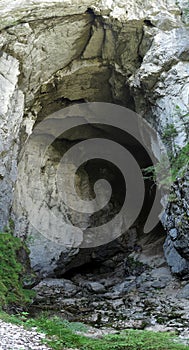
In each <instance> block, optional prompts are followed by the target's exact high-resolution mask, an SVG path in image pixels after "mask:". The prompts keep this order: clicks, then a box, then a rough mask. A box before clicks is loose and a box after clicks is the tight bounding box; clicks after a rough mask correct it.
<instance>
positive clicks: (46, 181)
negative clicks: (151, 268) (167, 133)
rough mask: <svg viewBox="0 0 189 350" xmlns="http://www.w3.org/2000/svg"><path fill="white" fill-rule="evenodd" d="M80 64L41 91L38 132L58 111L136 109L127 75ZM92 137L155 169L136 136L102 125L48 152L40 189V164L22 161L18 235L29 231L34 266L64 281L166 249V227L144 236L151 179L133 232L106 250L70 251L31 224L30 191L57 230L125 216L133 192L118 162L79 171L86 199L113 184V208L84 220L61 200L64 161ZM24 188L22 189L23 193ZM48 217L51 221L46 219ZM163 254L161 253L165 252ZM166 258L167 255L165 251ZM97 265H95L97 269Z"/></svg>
mask: <svg viewBox="0 0 189 350" xmlns="http://www.w3.org/2000/svg"><path fill="white" fill-rule="evenodd" d="M74 64H75V66H74V67H73V65H74ZM74 64H72V66H71V67H70V70H67V71H66V74H65V75H64V76H62V75H61V74H59V76H58V77H57V76H55V77H53V78H52V79H51V80H49V81H48V82H47V83H45V84H43V85H42V86H41V89H40V92H39V93H38V96H37V97H36V100H35V102H34V103H33V105H32V106H31V107H30V109H29V112H28V115H30V119H31V115H33V116H34V115H35V119H36V122H35V125H34V127H35V126H37V125H39V124H40V122H41V121H42V120H44V118H45V117H46V116H48V115H50V114H51V113H53V112H56V111H59V110H61V109H62V108H64V107H68V106H70V105H74V104H83V103H85V102H93V101H94V102H109V103H113V104H118V105H121V106H125V107H127V108H129V109H130V110H133V111H134V110H135V103H134V98H133V97H132V94H131V92H130V89H129V86H128V85H127V83H126V81H125V78H124V76H122V74H121V73H120V72H116V71H115V68H113V66H112V65H111V64H110V63H107V62H106V61H104V62H99V61H98V62H97V61H92V62H91V61H90V62H89V63H88V64H86V62H85V63H84V62H82V61H81V62H77V64H76V63H74ZM36 116H37V118H36ZM26 117H27V116H26ZM92 138H99V139H100V138H102V139H108V140H112V141H114V142H115V143H118V144H120V145H121V146H122V147H124V148H125V149H127V150H128V151H129V152H130V153H131V154H132V155H133V157H134V158H135V159H136V161H137V163H138V165H139V167H140V168H141V169H144V168H147V167H149V166H151V165H152V161H151V159H150V157H149V155H148V154H147V152H146V151H145V150H144V148H143V146H142V145H141V144H140V143H139V142H138V141H137V140H136V139H135V138H134V137H133V136H131V135H129V134H128V133H125V132H123V130H121V129H119V128H115V127H112V126H110V125H103V124H101V125H100V126H99V125H97V124H93V125H92V124H90V125H81V126H79V127H77V128H72V129H71V130H69V131H68V132H66V133H64V134H61V135H60V136H59V137H58V138H56V139H55V140H54V142H53V143H51V145H50V147H49V148H48V150H47V151H46V152H45V156H44V159H43V164H42V165H41V168H40V183H39V184H38V183H37V182H38V180H37V179H36V178H35V176H33V174H34V172H35V164H34V165H31V164H29V161H28V156H27V157H26V158H25V159H22V162H21V163H20V164H19V167H18V181H17V190H16V191H17V194H18V193H19V194H20V193H23V198H21V196H20V195H17V194H16V195H15V203H14V208H15V209H14V211H15V214H16V216H18V215H19V220H17V222H16V230H17V232H18V234H20V232H23V231H24V232H27V238H28V237H29V238H28V244H29V248H30V252H31V253H30V258H31V264H32V267H33V268H34V269H35V270H36V271H38V272H40V273H41V274H42V275H43V274H44V275H56V276H59V277H61V276H63V275H64V274H65V273H67V271H71V273H75V272H74V271H75V270H74V269H75V268H76V269H77V267H78V266H84V269H85V268H87V265H86V264H92V265H95V264H97V265H99V264H101V263H102V262H103V261H105V260H107V259H108V258H109V257H110V256H113V255H115V254H118V255H119V253H120V252H121V256H122V258H123V257H124V255H125V254H126V252H127V253H128V254H130V253H132V252H133V253H139V250H143V249H144V246H145V245H147V244H152V245H154V246H156V243H155V242H157V245H158V244H159V243H158V242H159V240H161V248H162V245H163V244H162V236H163V237H164V231H163V229H162V227H160V226H159V227H158V228H157V229H156V230H155V231H153V232H152V233H151V235H150V234H149V235H148V236H144V233H143V228H144V224H145V222H146V218H147V217H148V214H149V211H150V209H151V207H152V203H153V200H154V196H155V192H156V186H155V183H154V182H153V181H152V180H151V179H146V180H145V198H144V203H143V206H142V208H141V212H140V215H139V217H138V219H137V220H136V222H134V224H133V225H132V227H131V229H130V230H129V232H127V233H125V234H124V235H122V236H121V237H119V238H117V239H115V240H113V241H112V242H110V243H108V244H106V245H105V246H104V245H101V246H100V247H96V248H94V249H92V248H90V249H78V248H76V247H74V246H73V247H71V248H67V247H66V246H65V247H64V246H62V245H60V244H55V242H53V240H49V239H48V238H47V237H44V236H43V235H42V234H41V233H40V230H38V229H37V224H36V225H35V223H34V224H33V223H32V224H31V222H30V220H29V213H28V211H27V210H25V208H24V205H23V204H26V202H27V201H28V199H27V198H24V196H25V194H24V192H25V191H26V192H27V190H26V189H28V188H30V194H31V196H32V207H33V208H35V207H36V210H35V217H36V218H37V217H38V210H41V208H42V210H43V209H44V212H45V210H46V208H47V209H48V211H49V212H51V213H52V215H54V216H55V217H56V218H57V220H56V222H55V225H57V231H58V230H60V227H59V221H61V220H65V221H68V222H71V223H72V224H73V225H80V226H81V227H87V228H90V227H93V226H100V225H103V224H104V223H106V222H107V221H108V220H110V219H111V218H113V217H114V216H115V215H116V214H117V213H119V211H120V208H121V207H122V205H123V202H124V198H125V193H126V192H127V188H126V185H125V182H124V178H123V176H122V174H121V172H120V170H119V169H118V168H117V167H116V166H115V165H114V164H113V163H111V162H109V161H104V160H102V159H100V158H99V159H92V160H90V161H87V162H85V163H84V164H82V166H81V167H79V169H78V170H77V172H76V180H75V187H76V191H77V193H78V195H79V196H80V197H81V198H82V199H84V200H87V199H90V200H91V199H94V184H95V183H96V181H98V179H102V178H103V179H105V180H106V181H107V182H108V183H109V184H110V185H111V188H112V195H111V198H110V201H109V203H108V204H107V205H106V206H105V207H104V208H103V209H102V210H100V211H99V212H97V213H96V214H95V213H94V214H93V215H91V214H90V215H86V216H85V217H84V218H83V217H82V219H81V217H80V215H78V213H76V212H75V211H74V210H72V209H70V208H65V204H64V202H63V201H58V199H57V198H58V197H57V196H58V192H59V188H58V186H57V183H56V174H57V170H58V167H59V163H60V160H61V158H62V157H63V156H64V154H65V153H66V152H67V151H68V150H69V149H71V148H72V147H73V146H76V145H77V144H79V143H80V142H81V141H84V140H87V139H92ZM157 148H158V145H157ZM29 151H31V154H32V155H33V159H34V163H35V157H36V156H35V150H34V149H31V150H29ZM30 163H31V162H30ZM67 176H68V177H69V176H70V174H69V173H68V174H67ZM62 180H63V179H62ZM20 186H21V187H22V189H20ZM24 186H25V187H24ZM31 196H30V197H31ZM41 198H43V201H42V203H41V204H40V207H39V206H38V204H37V203H38V201H39V200H41ZM30 199H31V198H30ZM42 216H44V217H45V214H44V215H42ZM48 220H49V219H48V217H46V218H45V220H44V225H48ZM152 237H153V238H152ZM152 241H153V243H152ZM158 247H159V245H158ZM151 248H152V247H151ZM151 248H150V249H151ZM154 249H155V248H154ZM158 249H159V252H160V250H161V249H160V248H157V250H158ZM159 252H158V254H159ZM154 254H156V252H154V253H153V255H154ZM161 254H163V253H162V252H161ZM92 265H90V266H91V267H92ZM94 267H95V266H94Z"/></svg>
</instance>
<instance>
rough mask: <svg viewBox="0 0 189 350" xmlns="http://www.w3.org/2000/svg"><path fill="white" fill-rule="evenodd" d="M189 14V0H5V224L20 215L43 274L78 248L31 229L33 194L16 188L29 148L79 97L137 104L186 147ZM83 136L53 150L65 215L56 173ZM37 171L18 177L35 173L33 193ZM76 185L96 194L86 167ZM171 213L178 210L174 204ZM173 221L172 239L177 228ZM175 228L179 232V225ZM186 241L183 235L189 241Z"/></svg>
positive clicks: (0, 102)
mask: <svg viewBox="0 0 189 350" xmlns="http://www.w3.org/2000/svg"><path fill="white" fill-rule="evenodd" d="M188 14H189V9H188V2H187V1H184V0H179V1H175V0H161V1H160V0H154V1H152V2H149V1H147V0H145V1H142V2H141V1H139V0H137V1H136V0H128V1H126V0H114V1H112V0H90V1H86V0H81V1H79V2H78V1H76V0H69V1H68V0H52V1H50V0H21V1H20V0H15V1H12V0H6V1H5V0H1V1H0V18H1V20H0V30H1V36H0V49H1V51H0V123H1V131H0V155H1V157H0V227H1V229H2V230H3V228H4V226H5V225H8V221H9V218H10V215H13V217H14V220H15V226H16V231H15V232H16V234H18V235H20V236H21V237H24V238H26V239H27V240H28V245H29V246H30V249H31V261H32V265H33V266H34V267H35V269H36V270H37V271H39V272H40V273H43V274H48V273H53V271H54V270H55V269H56V268H57V266H60V269H61V268H62V269H63V266H64V264H65V261H66V262H67V261H69V262H70V261H72V256H73V255H75V254H76V253H78V250H75V249H72V250H69V251H68V250H67V249H66V248H65V247H63V246H57V245H56V244H55V243H53V242H51V241H48V240H47V239H46V238H45V237H43V236H42V235H40V233H39V232H37V231H36V230H35V229H34V228H33V227H31V225H30V223H29V222H28V213H27V212H26V211H25V209H24V208H23V207H22V205H21V201H20V196H24V193H18V189H16V190H14V189H15V186H16V181H17V167H18V164H19V160H20V155H21V150H22V147H23V146H24V144H25V141H26V139H27V138H28V136H29V135H30V134H31V133H32V129H33V127H34V125H35V123H38V122H39V121H41V120H42V119H43V118H45V117H46V116H47V115H49V114H50V113H52V112H54V111H57V110H59V109H61V108H63V107H65V106H68V105H70V104H72V103H74V102H85V101H89V102H90V101H91V102H92V101H102V102H111V103H117V104H120V105H123V106H126V107H128V108H130V109H132V110H135V111H136V112H138V113H139V114H140V115H142V116H143V117H144V118H145V119H146V120H148V121H149V122H150V123H151V124H152V125H153V127H155V129H156V130H157V131H159V132H160V134H161V135H162V134H163V132H164V130H165V128H166V126H167V125H168V124H170V123H173V124H174V126H175V128H176V129H177V130H178V131H179V132H178V137H177V139H176V143H177V145H179V146H183V145H184V140H185V135H186V131H185V126H183V123H181V121H180V119H179V118H178V117H177V113H176V110H175V106H177V105H178V106H179V107H180V109H181V110H182V113H183V114H184V113H186V112H187V111H188V103H189V28H188V23H189V17H188ZM103 132H104V131H103ZM90 133H91V130H88V131H87V132H86V135H85V136H86V137H88V135H89V134H90ZM102 135H103V133H102V132H101V131H100V132H99V136H102ZM80 136H81V135H80V134H77V133H76V134H74V135H69V136H68V137H67V139H66V140H65V141H64V144H61V145H60V140H57V144H56V145H55V147H54V148H52V149H50V150H49V153H48V154H47V159H46V168H45V171H44V188H45V191H44V193H43V195H44V196H45V198H46V202H47V204H48V206H50V207H51V208H54V209H53V210H55V212H58V214H57V215H65V216H67V217H68V216H69V213H65V212H64V208H63V209H62V210H59V209H58V208H57V207H56V187H55V184H54V177H53V176H54V174H55V171H56V168H57V164H58V161H59V157H60V153H61V151H60V149H61V150H62V149H63V148H64V149H67V147H68V144H69V143H74V142H76V140H77V139H79V138H80ZM118 138H119V136H118ZM25 165H26V164H25ZM30 170H31V172H30V173H29V170H28V169H27V167H21V168H20V169H19V174H18V178H19V179H20V180H21V181H22V179H23V178H25V177H26V178H27V186H28V187H31V189H32V188H34V187H32V186H35V179H33V178H32V168H31V169H30ZM77 182H78V189H79V188H80V190H81V192H84V193H85V192H86V193H87V191H89V190H87V187H88V184H89V182H90V179H89V177H88V174H87V173H86V171H84V170H83V171H81V173H80V174H78V180H77ZM178 186H181V185H180V184H179V185H178ZM37 195H38V194H36V196H37ZM183 201H188V198H187V192H186V195H185V194H184V199H183ZM114 202H116V203H117V202H119V199H118V198H117V197H116V198H115V199H114ZM183 203H184V202H183ZM119 205H120V203H118V204H117V206H119ZM12 207H14V208H12ZM182 210H183V212H184V211H185V208H184V207H183V209H182ZM167 213H168V214H167V215H168V216H169V217H171V216H172V215H175V209H174V207H173V205H172V206H170V207H169V209H168V212H167ZM164 224H165V226H166V228H167V229H168V238H167V240H170V235H171V234H172V233H173V229H175V226H174V225H173V226H174V227H173V226H171V227H169V225H167V224H166V223H165V221H164ZM176 229H177V234H178V230H179V225H177V227H176ZM170 230H172V231H170ZM171 232H172V233H171ZM174 232H175V231H174ZM188 234H189V233H188V226H187V225H186V226H185V232H184V236H185V237H188ZM176 242H177V241H176ZM187 242H188V238H186V239H185V240H184V241H183V239H182V243H183V245H184V246H185V244H187ZM177 243H178V244H175V243H174V244H173V245H174V247H173V248H174V249H177V256H179V257H180V256H183V254H184V258H185V259H186V260H187V261H188V255H187V254H185V253H183V252H185V247H184V248H183V247H180V246H179V241H178V242H177ZM171 244H172V243H171ZM173 248H171V249H173ZM116 249H117V248H116ZM169 250H170V246H169ZM165 252H166V255H167V257H168V263H169V264H170V265H171V266H172V264H174V262H173V260H172V261H171V262H170V258H169V257H170V252H168V250H167V248H166V249H165ZM180 254H181V255H180ZM84 260H85V259H84ZM76 264H77V263H76ZM188 264H189V263H188V262H187V266H188ZM187 269H188V267H187ZM174 271H175V269H174V268H173V272H174Z"/></svg>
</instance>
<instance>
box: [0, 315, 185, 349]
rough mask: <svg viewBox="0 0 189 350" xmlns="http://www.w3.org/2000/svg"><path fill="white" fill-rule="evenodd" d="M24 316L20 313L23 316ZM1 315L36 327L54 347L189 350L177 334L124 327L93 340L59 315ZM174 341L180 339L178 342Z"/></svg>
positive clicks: (77, 326) (15, 321)
mask: <svg viewBox="0 0 189 350" xmlns="http://www.w3.org/2000/svg"><path fill="white" fill-rule="evenodd" d="M20 316H21V315H20ZM0 318H1V319H3V320H5V321H9V322H10V321H11V322H13V323H17V324H24V326H25V327H27V328H28V327H29V328H30V327H37V330H38V331H40V332H43V333H45V334H46V335H47V338H46V340H44V342H45V343H46V344H48V345H49V346H51V347H52V349H55V350H62V349H65V348H73V349H75V348H77V349H83V350H187V349H189V346H185V345H183V344H180V343H178V338H176V335H175V334H170V333H162V332H152V331H145V330H125V331H122V332H120V333H118V334H112V335H107V336H104V337H102V338H100V339H92V338H89V337H86V336H84V335H78V334H76V333H75V332H76V331H78V330H80V331H83V332H86V331H87V326H85V325H83V324H82V323H78V322H77V323H74V322H73V323H69V322H68V321H65V320H63V319H61V318H59V317H52V318H50V317H49V316H48V315H42V316H40V317H38V318H36V319H27V320H26V321H25V322H23V321H22V317H16V316H10V315H6V314H5V313H4V314H3V313H1V314H0ZM175 340H177V341H176V342H175Z"/></svg>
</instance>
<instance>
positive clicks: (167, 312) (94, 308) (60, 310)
mask: <svg viewBox="0 0 189 350" xmlns="http://www.w3.org/2000/svg"><path fill="white" fill-rule="evenodd" d="M115 257H116V256H114V259H112V260H108V261H107V262H106V261H105V262H104V263H103V264H102V265H101V267H99V268H97V267H94V268H92V267H91V269H89V270H88V271H84V270H82V269H81V270H80V272H79V273H75V274H74V275H72V276H67V278H69V279H45V280H44V281H42V282H41V283H40V284H38V285H37V286H36V287H35V291H36V293H37V295H36V299H35V301H34V304H33V305H32V307H31V311H32V312H34V314H35V313H36V312H37V313H38V312H39V310H43V309H47V308H48V309H49V310H51V313H52V314H58V315H60V316H62V317H63V318H65V319H67V320H69V321H82V322H85V323H86V324H88V325H92V326H93V327H95V328H96V329H101V328H102V327H107V326H108V327H111V329H113V330H117V329H125V328H135V329H152V330H164V331H165V330H167V331H176V332H177V333H178V334H180V335H182V336H184V335H185V336H184V337H185V338H187V337H188V336H187V332H188V312H189V304H188V298H189V294H188V293H189V288H188V283H186V282H181V281H179V280H177V278H175V277H173V276H172V275H171V271H170V269H169V268H168V267H167V266H166V264H165V262H164V265H163V266H162V264H160V265H158V264H157V266H156V267H154V268H151V267H150V266H149V265H143V264H141V263H139V261H138V260H134V259H133V258H131V256H130V257H129V258H128V259H127V261H125V262H123V261H120V262H119V258H120V257H119V255H117V260H116V259H115ZM110 266H111V268H110ZM108 267H109V268H108ZM128 269H129V270H130V275H127V271H128ZM70 284H71V288H70ZM36 310H37V311H36ZM97 333H98V331H97Z"/></svg>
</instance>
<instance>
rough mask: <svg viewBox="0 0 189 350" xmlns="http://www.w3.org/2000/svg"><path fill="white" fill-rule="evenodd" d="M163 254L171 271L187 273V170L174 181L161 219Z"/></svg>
mask: <svg viewBox="0 0 189 350" xmlns="http://www.w3.org/2000/svg"><path fill="white" fill-rule="evenodd" d="M163 223H164V226H165V227H166V229H167V232H168V235H167V238H166V241H165V244H164V251H165V256H166V258H167V262H168V264H169V266H170V267H171V270H172V272H173V273H176V274H178V275H181V276H182V275H185V277H186V276H188V275H189V171H188V170H187V169H186V171H185V174H184V175H183V176H182V177H179V179H178V180H177V181H176V182H175V183H174V185H173V187H172V192H171V195H170V202H169V205H168V208H167V210H166V214H165V215H164V219H163Z"/></svg>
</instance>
